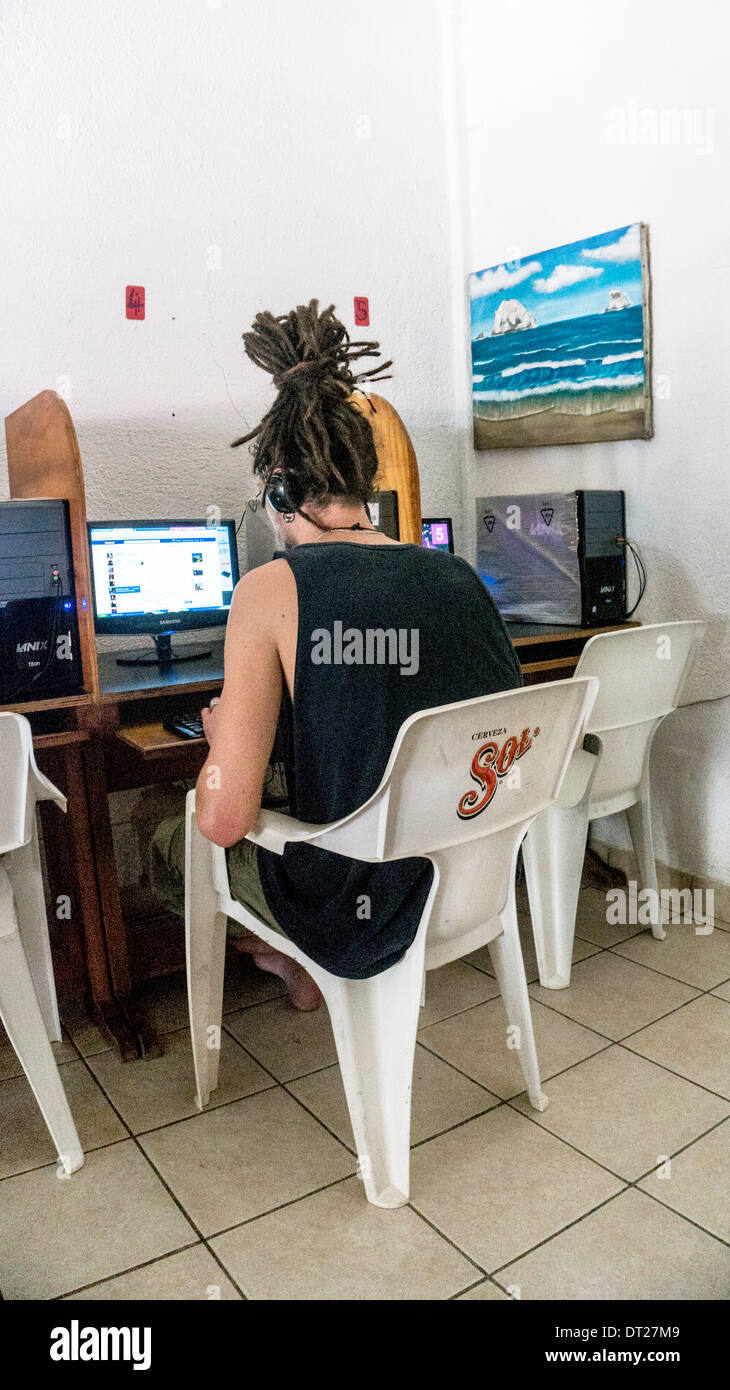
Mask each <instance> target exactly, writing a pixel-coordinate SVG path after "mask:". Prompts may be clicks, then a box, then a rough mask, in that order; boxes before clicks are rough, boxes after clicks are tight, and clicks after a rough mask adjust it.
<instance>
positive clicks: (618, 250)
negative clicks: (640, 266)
mask: <svg viewBox="0 0 730 1390" xmlns="http://www.w3.org/2000/svg"><path fill="white" fill-rule="evenodd" d="M580 254H581V256H584V257H585V259H586V260H587V261H635V260H638V258H639V256H640V255H641V236H640V231H639V224H638V222H635V223H634V225H633V227H629V228H628V229H627V231H625V232H624V234H623V236H622V237H620V238H619V240H618V241H609V242H607V243H606V245H605V246H594V247H592V248H591V249H590V250H589V249H588V247H586V246H584V247H583V250H582V251H581V253H580Z"/></svg>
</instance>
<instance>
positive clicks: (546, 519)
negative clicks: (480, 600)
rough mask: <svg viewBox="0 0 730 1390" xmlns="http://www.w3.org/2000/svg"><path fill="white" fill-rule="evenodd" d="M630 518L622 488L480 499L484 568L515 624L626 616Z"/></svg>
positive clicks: (584, 623)
mask: <svg viewBox="0 0 730 1390" xmlns="http://www.w3.org/2000/svg"><path fill="white" fill-rule="evenodd" d="M625 524H626V523H625V512H624V494H623V492H618V491H609V490H606V491H603V490H579V491H577V492H554V493H533V494H525V493H522V494H518V495H514V496H511V497H482V498H478V499H477V570H478V572H479V575H480V576H481V578H482V580H483V582H484V584H485V585H486V586H487V588H488V589H489V591H490V593H491V595H492V597H493V599H494V601H495V603H496V605H497V607H498V608H499V610H500V613H501V614H502V617H503V618H505V619H506V620H507V621H508V622H515V623H555V624H566V625H569V626H571V627H578V626H581V627H600V626H604V625H609V624H613V623H619V622H623V621H624V619H625V617H626V564H625V554H624V546H623V545H622V544H620V543H618V540H617V538H618V537H619V536H625V534H626V531H625Z"/></svg>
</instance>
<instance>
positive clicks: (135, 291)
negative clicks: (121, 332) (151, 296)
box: [124, 285, 144, 319]
mask: <svg viewBox="0 0 730 1390" xmlns="http://www.w3.org/2000/svg"><path fill="white" fill-rule="evenodd" d="M124 300H125V304H126V306H127V318H128V319H143V318H144V285H127V288H126V290H125V291H124Z"/></svg>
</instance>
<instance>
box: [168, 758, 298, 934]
mask: <svg viewBox="0 0 730 1390" xmlns="http://www.w3.org/2000/svg"><path fill="white" fill-rule="evenodd" d="M175 801H177V802H178V805H179V809H177V810H174V811H172V814H168V815H166V816H165V818H164V819H163V820H162V821H160V822H159V823H158V824H157V827H156V829H155V830H154V832H153V834H152V838H151V840H149V841H148V843H149V849H148V853H147V868H148V872H149V878H150V886H151V888H152V890H153V892H154V894H155V896H156V897H157V898H159V900H160V901H161V902H162V903H164V905H165V907H166V908H167V909H168V911H169V912H174V913H176V914H177V915H178V916H179V917H182V916H183V915H184V913H185V792H184V791H183V790H180V791H179V792H178V793H175V792H174V791H173V789H172V788H169V789H168V788H166V789H165V802H166V810H168V811H170V810H171V809H172V807H171V802H173V803H174V802H175ZM262 806H265V807H271V808H276V810H277V811H283V812H286V810H287V809H288V808H287V800H286V782H285V779H284V770H283V767H282V766H281V764H280V763H275V764H272V765H271V766H270V767H269V770H268V773H267V777H266V781H265V783H264V794H263V798H262ZM148 808H149V802H148ZM256 850H257V846H256V845H255V844H254V843H253V841H252V840H239V842H238V844H237V845H232V846H231V848H230V849H229V850H227V851H226V859H227V861H228V878H229V882H230V885H231V897H232V898H235V899H236V901H237V902H239V903H241V905H242V907H245V908H246V909H247V910H248V911H249V912H251V913H252V914H253V916H254V917H258V918H259V920H260V921H261V922H263V923H265V925H266V926H268V927H272V928H273V929H274V931H277V932H279V933H280V934H281V935H282V936H284V935H286V933H285V932H283V931H282V930H281V927H280V926H279V924H278V922H276V921H275V920H274V918H273V916H272V913H271V909H270V908H269V905H268V903H267V901H266V898H265V897H264V890H263V888H262V886H261V879H260V877H259V870H258V863H257V855H256ZM228 929H229V931H230V933H231V935H232V936H237V937H248V936H251V935H252V934H253V933H251V932H249V930H248V928H247V927H244V926H243V925H242V924H241V923H240V922H236V921H235V920H234V919H233V918H230V917H229V919H228Z"/></svg>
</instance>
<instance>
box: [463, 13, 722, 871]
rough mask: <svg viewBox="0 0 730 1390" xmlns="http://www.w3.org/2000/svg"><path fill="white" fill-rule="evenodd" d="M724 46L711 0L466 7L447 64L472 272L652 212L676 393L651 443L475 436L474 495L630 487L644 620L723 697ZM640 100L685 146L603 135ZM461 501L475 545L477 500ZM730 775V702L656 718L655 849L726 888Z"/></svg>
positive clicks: (659, 343) (662, 368) (698, 683)
mask: <svg viewBox="0 0 730 1390" xmlns="http://www.w3.org/2000/svg"><path fill="white" fill-rule="evenodd" d="M729 38H730V14H729V12H728V8H727V6H725V5H724V4H722V3H716V0H694V3H693V4H691V5H688V4H687V3H686V0H638V3H637V0H612V3H611V4H610V5H596V4H586V3H585V0H550V2H549V3H544V4H538V3H535V2H534V0H511V3H510V4H509V5H506V6H504V5H497V4H491V3H490V4H485V3H483V0H464V5H463V34H462V43H461V46H460V50H459V51H460V55H461V60H462V63H463V70H462V72H461V73H457V89H460V90H462V91H463V98H462V100H463V111H464V119H465V124H466V130H467V135H466V139H467V166H468V172H467V178H466V185H467V186H466V189H465V190H464V226H465V233H464V242H465V246H464V252H463V258H464V265H463V269H464V271H465V272H468V271H471V270H479V269H482V268H484V267H486V266H491V265H494V264H497V263H499V262H500V261H503V260H505V259H511V260H513V259H516V258H517V257H519V256H529V255H530V254H532V253H533V252H536V251H540V250H544V249H546V248H549V247H552V246H559V245H561V244H562V243H564V242H568V241H573V240H575V239H577V238H579V237H583V236H587V235H593V234H595V233H598V232H603V231H609V230H610V229H612V228H614V227H620V226H623V225H625V224H626V223H629V222H634V221H638V220H641V221H644V222H648V223H649V225H650V236H651V261H652V277H653V302H654V360H655V376H656V375H662V376H665V377H668V378H669V390H670V392H671V395H670V398H669V399H661V400H656V401H655V426H656V433H655V436H654V438H653V439H652V440H651V441H641V440H635V441H634V440H632V441H622V442H620V443H613V444H593V445H589V446H580V445H572V446H562V447H552V448H542V449H519V450H517V449H511V450H506V449H505V450H497V451H489V452H480V453H475V452H474V451H473V449H472V448H471V447H469V448H468V463H467V474H468V477H467V487H466V493H467V496H468V497H469V499H472V498H473V497H474V496H475V495H488V494H489V493H490V492H493V493H494V494H499V493H504V492H512V491H514V492H533V491H540V490H543V489H546V488H551V489H554V490H558V491H559V490H562V489H565V490H568V489H572V488H575V487H599V488H600V487H604V488H611V487H619V488H623V489H625V491H626V500H627V517H628V520H627V526H628V533H629V535H630V536H632V537H636V539H637V541H638V543H639V547H640V550H641V553H642V555H643V557H644V560H645V562H646V566H647V570H648V574H649V586H648V589H647V593H646V597H645V599H644V601H643V603H642V605H641V608H640V609H639V611H638V615H637V616H639V617H640V618H641V619H642V620H643V621H644V622H658V621H662V620H668V619H670V618H694V617H703V618H705V619H706V620H707V622H708V627H709V636H708V638H707V640H706V643H705V646H704V648H703V651H702V654H701V657H700V659H699V662H698V664H697V667H696V668H695V669H696V673H695V675H694V677H693V679H692V682H691V685H690V688H689V689H688V690H687V691H686V693H685V696H684V699H685V700H691V699H692V700H698V699H709V698H711V697H713V696H717V695H721V694H724V693H725V692H730V672H729V671H728V661H727V657H728V631H727V628H728V606H729V605H728V600H729V599H730V546H729V545H728V533H727V522H728V507H729V504H730V483H729V482H728V452H729V451H728V430H727V413H728V396H729V390H728V363H729V362H730V313H729V312H728V307H727V306H728V302H729V301H730V255H729V254H728V213H727V208H728V203H727V189H728V181H729V180H728V173H729V169H728V120H729V118H730V101H729V100H728V88H727V51H728V39H729ZM632 103H633V104H634V108H635V109H637V110H638V111H640V110H642V109H646V108H649V109H650V110H651V112H653V113H656V117H657V119H659V113H660V112H661V110H662V108H664V109H666V110H670V109H675V110H679V109H682V108H688V109H689V110H690V111H692V112H697V113H698V114H697V116H695V117H693V118H692V121H691V125H690V134H691V137H692V138H693V141H694V143H692V144H688V145H685V144H679V145H678V144H676V143H671V138H672V130H671V127H670V128H669V129H668V134H669V143H663V144H662V143H660V144H640V143H625V144H616V143H610V136H611V134H612V133H613V132H614V131H619V132H620V129H621V126H620V124H619V120H620V117H619V115H618V114H617V108H618V111H619V112H620V111H623V112H625V114H626V118H627V136H628V137H629V138H630V136H631V131H632V126H631V119H632V106H631V104H632ZM708 112H709V114H707V113H708ZM639 119H640V120H641V119H642V118H639ZM643 119H644V120H647V121H649V123H648V124H645V125H644V126H641V127H639V128H640V129H642V130H645V131H646V132H647V133H650V129H651V126H650V118H643ZM680 129H681V130H682V131H683V129H684V127H683V126H680ZM455 350H456V353H457V360H458V362H460V363H461V362H462V361H463V352H461V348H460V345H458V344H457V345H456V347H455ZM462 379H463V381H464V387H463V393H462V418H463V419H464V421H465V422H467V421H468V417H469V413H470V403H469V399H468V395H469V383H468V381H467V380H466V378H465V377H463V378H462ZM466 427H467V428H468V424H467V425H466ZM467 510H468V515H467V527H468V534H469V543H470V545H471V546H473V544H474V520H473V517H472V515H471V512H472V511H473V505H469V507H468V509H467ZM472 553H473V551H472ZM729 774H730V700H726V701H722V702H718V703H714V704H702V705H698V706H696V707H695V708H693V709H688V710H686V711H684V712H681V713H677V714H675V715H674V716H672V718H671V719H669V720H667V721H666V723H665V724H664V726H663V727H662V729H661V730H660V732H659V734H658V735H657V739H656V742H655V748H654V754H653V760H652V775H653V780H654V790H655V817H654V821H655V829H656V837H657V845H656V849H657V857H658V858H659V859H660V860H663V861H664V862H666V863H669V864H672V865H674V866H675V867H677V868H681V869H684V870H686V871H688V872H690V873H694V874H698V875H699V874H705V875H709V876H711V877H717V878H719V879H721V880H723V881H725V882H728V881H730V784H729V782H730V777H729ZM614 820H616V818H614ZM597 830H598V833H599V836H600V838H602V839H606V838H608V837H609V836H611V835H612V834H614V833H615V829H614V826H613V825H610V826H609V825H607V823H602V824H601V825H599V826H598V827H597ZM626 843H628V841H626Z"/></svg>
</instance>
